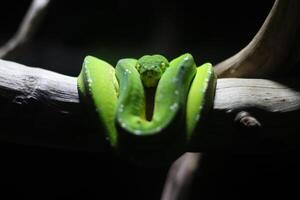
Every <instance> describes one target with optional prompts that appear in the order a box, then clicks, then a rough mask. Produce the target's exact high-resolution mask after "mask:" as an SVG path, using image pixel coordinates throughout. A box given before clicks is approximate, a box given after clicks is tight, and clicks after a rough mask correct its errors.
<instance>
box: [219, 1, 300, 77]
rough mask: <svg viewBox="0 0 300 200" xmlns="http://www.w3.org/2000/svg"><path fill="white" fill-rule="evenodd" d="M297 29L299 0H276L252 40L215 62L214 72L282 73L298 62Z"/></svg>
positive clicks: (240, 74)
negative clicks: (220, 60) (235, 52)
mask: <svg viewBox="0 0 300 200" xmlns="http://www.w3.org/2000/svg"><path fill="white" fill-rule="evenodd" d="M299 31H300V1H298V0H276V1H275V3H274V5H273V8H272V10H271V11H270V13H269V15H268V17H267V18H266V20H265V22H264V24H263V25H262V27H261V28H260V30H259V31H258V33H257V34H256V35H255V37H254V38H253V39H252V41H251V42H250V43H249V44H248V45H247V46H246V47H245V48H244V49H242V50H241V51H240V52H238V53H237V54H236V55H234V56H232V57H230V58H228V59H226V60H225V61H222V62H221V63H219V64H217V65H216V66H215V69H216V72H217V73H218V75H219V77H244V78H246V77H256V78H257V77H266V76H270V75H274V74H276V75H277V76H278V75H281V76H282V74H283V72H288V71H290V70H291V69H290V68H291V67H293V66H294V65H295V64H297V63H298V62H299V61H300V58H299V57H298V56H299V52H300V46H299V43H297V41H298V42H299V40H300V37H299V34H298V33H299ZM283 67H284V68H283Z"/></svg>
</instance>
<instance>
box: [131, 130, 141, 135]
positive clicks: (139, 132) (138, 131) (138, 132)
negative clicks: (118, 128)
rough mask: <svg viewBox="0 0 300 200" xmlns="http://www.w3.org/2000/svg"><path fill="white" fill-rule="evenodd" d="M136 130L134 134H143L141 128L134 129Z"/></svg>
mask: <svg viewBox="0 0 300 200" xmlns="http://www.w3.org/2000/svg"><path fill="white" fill-rule="evenodd" d="M133 132H134V134H136V135H141V134H142V131H140V130H135V131H133Z"/></svg>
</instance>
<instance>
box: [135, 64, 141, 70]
mask: <svg viewBox="0 0 300 200" xmlns="http://www.w3.org/2000/svg"><path fill="white" fill-rule="evenodd" d="M135 68H136V69H137V70H138V71H140V68H141V65H140V64H139V63H137V64H136V65H135Z"/></svg>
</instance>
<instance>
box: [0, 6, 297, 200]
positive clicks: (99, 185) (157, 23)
mask: <svg viewBox="0 0 300 200" xmlns="http://www.w3.org/2000/svg"><path fill="white" fill-rule="evenodd" d="M29 4H30V1H3V2H1V8H2V9H1V12H0V19H1V20H0V27H1V31H0V42H1V43H2V44H4V42H5V41H6V40H7V39H8V38H10V37H11V36H12V34H13V33H14V32H15V31H16V28H17V27H18V24H19V22H20V21H21V19H22V17H23V15H24V14H25V12H26V10H27V8H28V6H29ZM272 4H273V0H265V1H260V0H255V1H254V0H252V1H216V0H211V1H198V2H197V3H196V2H195V1H191V0H185V1H180V2H175V1H174V2H171V1H170V2H161V1H159V0H155V1H139V2H136V1H121V0H120V1H115V0H114V1H91V0H85V1H53V2H51V4H50V7H49V9H48V12H47V15H46V17H45V20H44V21H43V23H42V25H41V27H40V29H39V30H38V32H37V34H36V36H35V37H34V39H33V41H32V42H31V44H30V45H29V46H28V48H27V49H26V51H25V52H23V53H22V55H20V56H19V57H17V58H16V59H15V60H14V61H17V62H20V63H22V64H25V65H29V66H34V67H41V68H44V69H49V70H52V71H56V72H59V73H63V74H66V75H69V76H77V75H78V73H79V71H80V69H81V64H82V60H83V58H84V57H85V56H86V55H88V54H89V55H94V56H96V57H99V58H102V59H104V60H107V61H109V62H111V63H112V64H115V63H116V62H117V60H118V59H120V58H124V57H136V58H138V57H140V56H142V55H144V54H154V53H160V54H163V55H166V56H167V57H168V58H174V57H177V56H179V55H180V54H183V53H185V52H190V53H192V54H193V55H194V57H195V60H196V62H197V63H198V64H201V63H203V62H206V61H209V62H212V63H213V64H216V63H218V62H220V61H222V60H224V59H225V58H227V57H229V56H231V55H233V54H234V53H236V52H238V51H239V50H240V49H241V48H243V47H244V46H245V45H246V44H248V42H249V41H250V40H251V39H252V38H253V36H254V35H255V34H256V32H257V31H258V29H259V27H260V26H261V25H262V23H263V21H264V19H265V17H266V16H267V14H268V12H269V11H270V9H271V7H272ZM12 112H15V110H12ZM18 112H20V111H19V110H18ZM22 112H24V109H23V110H22ZM25 112H26V110H25ZM40 116H42V117H36V116H35V117H28V115H26V114H24V113H22V114H21V115H20V116H18V117H17V118H16V120H15V121H14V123H11V121H9V122H6V121H3V123H6V126H7V123H8V126H10V127H11V129H12V130H13V131H18V130H22V131H23V132H24V135H25V136H26V132H35V134H37V135H38V134H39V133H41V132H49V133H50V134H51V133H53V134H71V133H70V132H71V131H70V129H69V128H70V127H65V126H64V121H63V119H62V121H59V119H57V116H53V115H47V114H41V115H40ZM52 117H54V118H55V117H56V118H55V120H54V118H52ZM52 120H53V121H54V122H57V123H55V124H53V123H51V121H52ZM58 121H59V122H58ZM10 123H11V124H10ZM76 123H80V122H76ZM76 123H74V126H76ZM49 125H50V127H49ZM20 143H22V142H20ZM24 143H26V142H24ZM279 143H280V142H279ZM272 145H273V147H274V148H271V149H270V150H269V151H264V153H262V152H260V151H259V150H258V151H257V152H251V153H249V152H248V153H247V154H242V153H239V152H214V153H208V154H206V155H205V156H204V161H203V165H202V168H201V169H199V172H198V174H197V175H196V179H195V181H194V183H193V185H192V193H191V199H227V198H230V199H254V198H255V199H257V198H258V199H260V198H261V199H262V198H264V199H270V198H275V197H281V198H283V199H286V198H288V197H293V198H297V197H294V196H293V195H296V194H297V184H293V182H294V180H297V178H299V172H297V171H298V170H297V169H298V168H299V163H298V161H297V158H298V156H297V155H298V154H297V153H296V152H287V151H286V148H277V147H278V144H271V145H270V146H271V147H272ZM279 147H280V145H279ZM0 150H1V153H0V156H1V167H2V170H1V171H0V184H1V185H0V196H3V197H4V196H6V195H9V196H10V198H11V199H12V198H21V199H23V198H37V199H74V198H76V199H96V198H97V199H132V200H133V199H159V197H160V195H161V191H162V187H163V184H164V180H165V176H166V172H167V168H148V167H141V166H135V165H133V164H130V163H127V162H124V161H120V160H119V159H117V158H115V157H113V156H111V155H110V154H105V153H102V154H101V153H97V152H86V151H80V150H76V151H75V150H68V149H57V148H51V147H44V146H42V147H39V146H31V145H29V146H28V145H24V144H12V143H7V142H5V141H3V142H2V143H1V147H0ZM298 197H299V195H298Z"/></svg>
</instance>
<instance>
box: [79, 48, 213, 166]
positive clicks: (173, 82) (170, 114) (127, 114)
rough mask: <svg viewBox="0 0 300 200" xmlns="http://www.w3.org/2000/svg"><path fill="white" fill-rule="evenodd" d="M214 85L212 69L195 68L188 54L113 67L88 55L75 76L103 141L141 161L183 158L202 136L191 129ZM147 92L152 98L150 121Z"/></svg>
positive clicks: (209, 103)
mask: <svg viewBox="0 0 300 200" xmlns="http://www.w3.org/2000/svg"><path fill="white" fill-rule="evenodd" d="M215 87H216V75H215V73H214V70H213V67H212V65H211V64H210V63H205V64H203V65H201V66H199V67H197V65H196V64H195V61H194V59H193V57H192V55H190V54H188V53H186V54H183V55H181V56H179V57H177V58H175V59H173V60H172V61H170V62H169V61H168V60H167V59H166V58H165V57H163V56H161V55H146V56H143V57H141V58H140V59H132V58H125V59H121V60H119V61H118V63H117V65H116V67H115V68H114V67H113V66H112V65H110V64H109V63H107V62H105V61H103V60H101V59H98V58H95V57H92V56H87V57H86V58H85V59H84V63H83V67H82V70H81V73H80V75H79V77H78V88H79V94H80V96H81V98H82V99H83V100H84V101H85V102H87V103H88V105H90V108H91V109H92V110H93V111H94V113H95V115H96V121H97V122H98V123H99V125H100V127H101V128H100V129H101V131H100V133H101V135H102V136H103V138H106V139H107V141H108V142H109V144H110V145H111V146H112V147H113V148H114V149H115V150H116V151H117V152H119V153H120V154H123V155H125V156H126V157H128V158H130V159H135V160H137V159H138V160H141V161H148V160H157V161H159V162H160V161H164V160H174V159H175V158H177V157H178V156H179V155H180V154H182V153H183V152H184V151H185V150H186V148H187V145H188V143H189V141H190V140H191V138H193V136H194V135H197V134H201V133H199V131H198V130H197V131H195V130H196V128H197V126H198V125H199V121H200V118H201V116H202V115H203V112H205V110H209V108H211V107H212V104H213V99H214V93H215ZM151 91H155V95H154V93H153V94H152V93H151ZM149 94H150V95H152V96H153V95H154V97H153V99H154V105H153V106H154V109H153V114H152V115H151V116H150V117H149V116H148V115H149V112H150V111H149V110H148V109H147V104H151V103H152V104H153V102H151V101H149V100H148V99H147V98H146V97H147V96H149ZM200 132H201V131H200Z"/></svg>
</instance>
